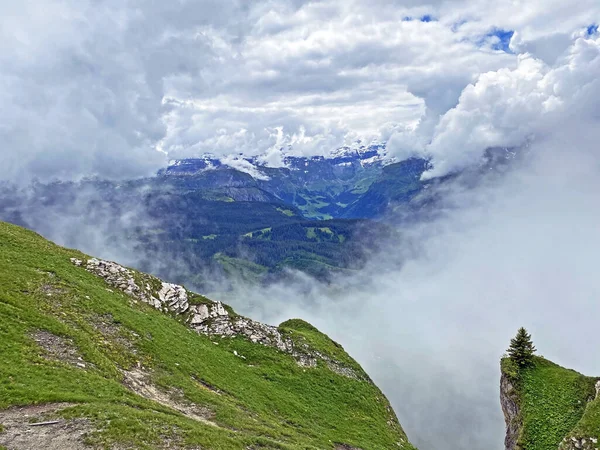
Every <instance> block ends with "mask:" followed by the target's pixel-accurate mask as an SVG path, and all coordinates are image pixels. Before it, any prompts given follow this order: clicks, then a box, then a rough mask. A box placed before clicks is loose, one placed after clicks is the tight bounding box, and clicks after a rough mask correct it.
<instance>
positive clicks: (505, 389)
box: [500, 373, 523, 450]
mask: <svg viewBox="0 0 600 450" xmlns="http://www.w3.org/2000/svg"><path fill="white" fill-rule="evenodd" d="M500 405H501V406H502V412H503V413H504V422H505V424H506V436H505V438H504V448H505V449H506V450H519V449H520V446H519V445H518V440H519V434H520V432H521V428H522V426H523V423H522V420H521V411H520V408H519V394H518V392H517V390H516V388H515V385H514V382H513V380H512V379H511V378H510V377H509V376H508V375H507V374H505V373H502V377H501V378H500Z"/></svg>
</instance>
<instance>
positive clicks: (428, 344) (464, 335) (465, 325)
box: [225, 126, 600, 450]
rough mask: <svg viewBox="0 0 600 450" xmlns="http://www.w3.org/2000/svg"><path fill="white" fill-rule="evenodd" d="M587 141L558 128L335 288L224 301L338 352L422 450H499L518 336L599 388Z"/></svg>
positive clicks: (586, 132)
mask: <svg viewBox="0 0 600 450" xmlns="http://www.w3.org/2000/svg"><path fill="white" fill-rule="evenodd" d="M578 136H579V139H578ZM595 137H597V135H596V136H591V135H590V129H589V128H585V127H583V128H582V127H578V126H574V127H573V128H571V129H569V128H566V129H565V130H564V133H563V134H561V135H560V136H559V135H555V136H549V138H548V139H547V140H545V141H541V142H539V143H538V144H536V145H534V146H533V147H532V148H531V151H530V152H528V154H527V155H526V157H525V158H524V159H523V160H522V161H520V162H519V164H516V165H515V167H514V168H513V169H512V170H510V171H509V172H508V173H504V174H501V175H495V176H489V177H486V182H485V183H484V184H483V185H480V186H478V187H477V188H476V189H465V188H464V186H461V185H454V186H453V187H451V188H448V187H447V186H446V188H445V189H446V192H445V197H444V199H445V200H444V202H443V204H442V205H440V206H441V207H440V208H439V212H440V214H439V215H438V217H437V218H436V219H435V220H432V221H429V222H419V223H413V224H411V225H407V224H406V223H402V224H399V225H398V227H399V230H400V231H401V236H402V238H401V240H400V241H391V242H389V243H388V244H387V245H383V246H382V248H385V249H386V250H385V251H384V252H382V253H379V254H374V255H372V257H371V258H370V261H369V263H368V265H367V267H366V268H364V269H363V270H361V271H360V273H357V274H356V276H353V277H339V278H338V279H336V280H334V282H333V284H332V285H333V286H335V288H332V287H331V286H324V285H319V284H318V283H317V282H315V281H314V280H310V279H308V278H302V277H298V281H297V283H296V284H295V285H291V286H290V284H289V283H288V284H286V285H282V284H276V285H272V286H269V287H268V288H258V289H257V288H254V287H250V286H247V285H243V284H240V285H238V286H237V289H236V290H235V292H234V293H229V294H228V295H227V296H226V297H225V299H226V300H227V301H229V302H230V303H232V305H233V306H234V307H235V308H237V309H238V310H239V311H240V312H241V313H244V314H247V315H250V316H252V317H254V318H256V319H260V320H263V321H266V322H269V323H272V324H278V323H280V322H281V321H283V320H285V319H288V318H290V317H299V318H303V319H305V320H307V321H309V322H310V323H312V324H314V325H315V326H317V327H318V328H319V329H320V330H322V331H324V332H325V333H327V334H329V335H330V336H331V337H332V338H333V339H335V340H336V341H338V342H340V343H342V345H343V346H344V347H345V349H346V350H347V351H348V352H349V353H350V354H351V355H352V356H353V357H355V358H356V359H357V360H358V361H359V362H360V363H361V364H362V365H363V367H365V369H366V370H367V372H368V373H369V374H370V375H371V376H372V378H373V379H374V381H375V383H376V384H377V385H378V386H380V387H381V388H382V390H383V391H384V393H385V394H386V395H387V396H388V398H389V399H390V401H391V402H392V404H393V407H394V409H395V411H396V413H397V414H398V416H399V419H400V422H401V423H402V425H403V427H404V428H405V431H406V432H407V434H408V436H409V439H411V441H412V442H413V443H414V444H415V445H416V446H418V447H419V448H420V449H422V450H440V449H445V448H453V449H471V448H490V449H498V450H499V449H502V448H504V447H503V437H504V420H503V416H502V412H501V409H500V403H499V399H498V398H499V378H500V371H499V360H500V358H501V356H502V355H503V353H504V351H505V349H506V348H507V347H508V344H509V341H510V338H511V337H513V336H514V334H515V332H516V330H517V328H518V327H520V326H525V327H526V328H528V330H529V331H530V332H531V333H532V335H533V339H534V343H535V344H536V345H537V347H538V351H539V354H540V355H543V356H544V357H546V358H548V359H551V360H553V361H555V362H557V363H559V364H561V365H563V366H566V367H569V368H573V369H575V370H578V371H580V372H582V373H584V374H588V375H598V374H600V360H598V358H597V345H598V344H597V341H596V338H597V321H598V317H599V316H600V304H599V302H598V298H599V297H600V279H599V277H598V274H597V271H598V268H597V267H598V264H597V261H598V255H600V233H599V229H598V224H599V223H600V212H599V211H598V209H597V208H596V207H595V205H597V199H598V194H599V193H600V172H599V169H600V161H599V158H598V155H597V152H596V151H595V149H594V148H593V145H590V143H591V142H597V140H596V139H595Z"/></svg>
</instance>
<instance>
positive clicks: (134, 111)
mask: <svg viewBox="0 0 600 450" xmlns="http://www.w3.org/2000/svg"><path fill="white" fill-rule="evenodd" d="M42 6H43V7H42ZM0 13H1V14H0V25H1V26H0V38H1V39H0V63H1V64H0V100H1V101H2V104H3V110H2V113H0V123H2V125H1V126H0V139H2V142H3V149H2V153H0V163H2V164H3V167H6V169H5V171H4V172H3V174H2V177H3V178H5V179H6V178H8V179H18V178H31V177H42V178H53V177H58V178H77V177H80V176H84V175H100V176H110V177H126V176H137V175H143V174H148V173H151V172H152V171H154V170H155V169H157V168H158V167H159V166H161V165H163V164H165V163H166V161H167V160H168V159H174V158H181V157H188V156H198V155H199V154H201V153H204V152H207V151H208V152H212V153H215V154H218V155H238V154H239V153H240V152H241V153H244V154H246V155H261V157H262V158H263V160H265V161H270V162H272V163H273V164H276V165H277V164H280V162H281V161H280V159H281V158H280V157H279V156H278V155H277V154H276V151H275V149H276V146H278V145H281V146H283V147H289V146H292V149H291V151H292V152H295V153H297V154H307V155H314V154H320V153H324V152H327V151H330V150H332V149H334V148H336V147H338V146H341V145H344V144H348V143H351V142H352V141H354V140H355V139H358V138H361V139H363V140H364V141H369V140H371V139H373V138H375V139H378V140H387V139H388V138H390V139H391V143H392V145H391V153H394V152H397V155H399V156H401V155H405V154H410V153H412V152H414V151H422V150H423V147H424V146H425V145H426V144H427V143H428V142H429V141H430V140H431V138H432V137H433V133H434V129H435V127H436V125H437V123H438V120H439V118H440V116H442V115H443V114H444V113H446V111H448V110H449V109H451V108H454V107H455V106H456V105H457V102H458V98H459V96H460V95H461V92H462V91H463V89H464V88H465V86H468V85H469V84H470V83H474V82H478V81H477V80H478V79H479V77H480V76H482V74H486V73H487V72H490V71H491V72H498V71H501V70H502V69H507V70H509V71H513V70H519V71H523V70H524V69H523V67H522V66H523V64H524V62H523V61H522V60H523V58H524V57H523V56H521V57H520V59H519V57H518V56H517V54H523V53H524V52H527V53H528V54H530V55H531V56H530V58H532V59H540V60H542V61H544V63H545V64H546V65H548V66H549V67H553V65H554V64H555V63H556V61H557V60H558V59H559V57H560V56H559V55H560V52H562V51H564V50H565V48H567V47H568V46H569V43H570V42H572V37H573V34H574V33H578V32H580V31H581V30H582V29H584V27H587V26H588V25H590V24H592V23H594V22H596V23H598V22H600V5H598V3H597V2H596V1H595V0H581V1H579V2H576V4H569V5H567V4H565V3H564V2H561V1H559V0H535V1H531V2H527V3H522V4H515V3H514V2H511V1H509V0H501V1H498V2H493V3H490V2H487V1H483V0H477V1H466V0H452V1H451V0H446V1H436V0H430V1H429V2H425V3H424V2H420V1H419V2H417V1H405V2H402V4H399V3H398V2H397V1H393V0H377V1H370V2H367V1H365V0H352V1H348V2H341V1H337V0H323V1H319V2H309V1H303V0H284V1H279V2H271V1H267V0H257V1H254V2H239V1H237V0H224V1H217V0H202V1H199V2H168V3H156V2H148V1H144V0H136V1H135V2H134V3H123V2H117V1H115V0H102V1H97V2H92V1H91V0H83V1H77V2H76V1H74V0H66V1H59V0H48V1H44V2H40V0H24V1H22V2H10V1H8V0H1V1H0ZM426 15H427V16H430V17H431V18H433V19H434V20H432V21H430V22H422V21H420V20H419V18H420V17H423V16H426ZM407 18H411V20H406V19H407ZM496 29H501V30H507V31H508V30H514V32H515V34H514V36H513V39H512V40H511V43H510V45H511V49H512V50H513V51H514V52H515V54H511V53H507V52H504V51H501V50H494V48H492V47H493V45H492V44H493V42H496V41H497V40H498V38H496V37H493V36H492V37H490V36H491V34H490V33H492V31H493V30H496ZM496 43H497V42H496ZM520 61H521V62H520ZM518 65H519V67H517V66H518ZM541 69H542V68H540V70H541ZM499 73H500V72H499ZM479 83H483V81H481V82H479ZM464 95H467V94H464ZM446 120H449V119H446ZM417 123H419V127H418V128H417V129H415V127H416V124H417ZM277 129H278V130H281V132H280V133H279V134H277V133H273V130H277ZM438 129H439V126H438ZM399 130H409V131H408V134H406V135H402V134H401V132H400V131H399ZM499 132H502V130H499ZM512 136H513V137H516V134H515V133H513V134H512ZM457 139H458V138H457ZM492 140H493V139H492ZM413 145H414V146H415V147H418V148H415V149H411V146H413ZM434 147H435V146H434ZM157 149H159V150H161V151H162V152H158V151H157ZM448 151H449V152H450V153H453V152H455V149H449V150H448ZM436 152H437V150H436ZM469 152H470V150H469ZM165 153H166V154H165ZM267 153H268V155H267ZM474 153H475V151H474V150H473V154H474ZM435 156H436V157H439V156H440V154H439V152H437V153H436V154H435ZM444 158H445V159H447V158H450V155H449V156H448V157H447V158H446V156H444ZM440 160H441V159H440ZM448 164H450V163H448Z"/></svg>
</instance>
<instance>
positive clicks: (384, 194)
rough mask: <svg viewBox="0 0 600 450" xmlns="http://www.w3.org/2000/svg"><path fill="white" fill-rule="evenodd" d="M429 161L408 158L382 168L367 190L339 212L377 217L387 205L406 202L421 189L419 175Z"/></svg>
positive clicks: (384, 210)
mask: <svg viewBox="0 0 600 450" xmlns="http://www.w3.org/2000/svg"><path fill="white" fill-rule="evenodd" d="M428 164H429V163H428V162H427V161H426V160H424V159H418V158H411V159H407V160H406V161H402V162H399V163H396V164H391V165H389V166H386V167H384V168H383V171H382V173H381V174H380V175H379V177H378V178H377V179H376V180H375V181H374V182H373V184H371V185H370V186H369V188H368V189H367V191H366V192H365V193H364V194H363V195H362V196H360V198H358V199H357V200H356V201H355V202H354V203H352V204H351V205H349V206H348V207H347V208H346V209H344V210H343V211H342V214H341V215H342V217H348V218H358V217H368V218H374V217H379V216H381V215H383V214H384V213H385V212H387V211H388V208H389V207H390V206H394V205H396V204H406V203H408V202H409V201H410V200H411V199H412V198H413V197H415V196H416V195H417V194H418V193H419V192H421V190H422V189H423V186H424V185H425V183H424V182H422V181H421V175H422V174H423V172H424V171H425V170H426V169H427V166H428Z"/></svg>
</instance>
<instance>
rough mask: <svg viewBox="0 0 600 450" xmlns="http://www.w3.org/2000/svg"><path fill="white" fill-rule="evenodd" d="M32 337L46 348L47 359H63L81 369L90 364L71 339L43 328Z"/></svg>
mask: <svg viewBox="0 0 600 450" xmlns="http://www.w3.org/2000/svg"><path fill="white" fill-rule="evenodd" d="M31 337H32V338H33V340H34V341H35V342H37V343H38V345H39V346H40V347H41V348H42V349H43V350H44V356H45V357H46V358H47V359H51V360H55V361H62V362H65V363H67V364H70V365H72V366H75V367H79V368H80V369H85V368H86V367H87V365H88V364H87V363H85V362H84V360H83V358H82V357H81V356H80V355H79V352H78V351H77V347H75V344H74V343H73V341H71V340H70V339H68V338H65V337H62V336H57V335H55V334H52V333H50V332H48V331H43V330H39V331H36V332H35V333H33V334H32V335H31Z"/></svg>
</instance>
